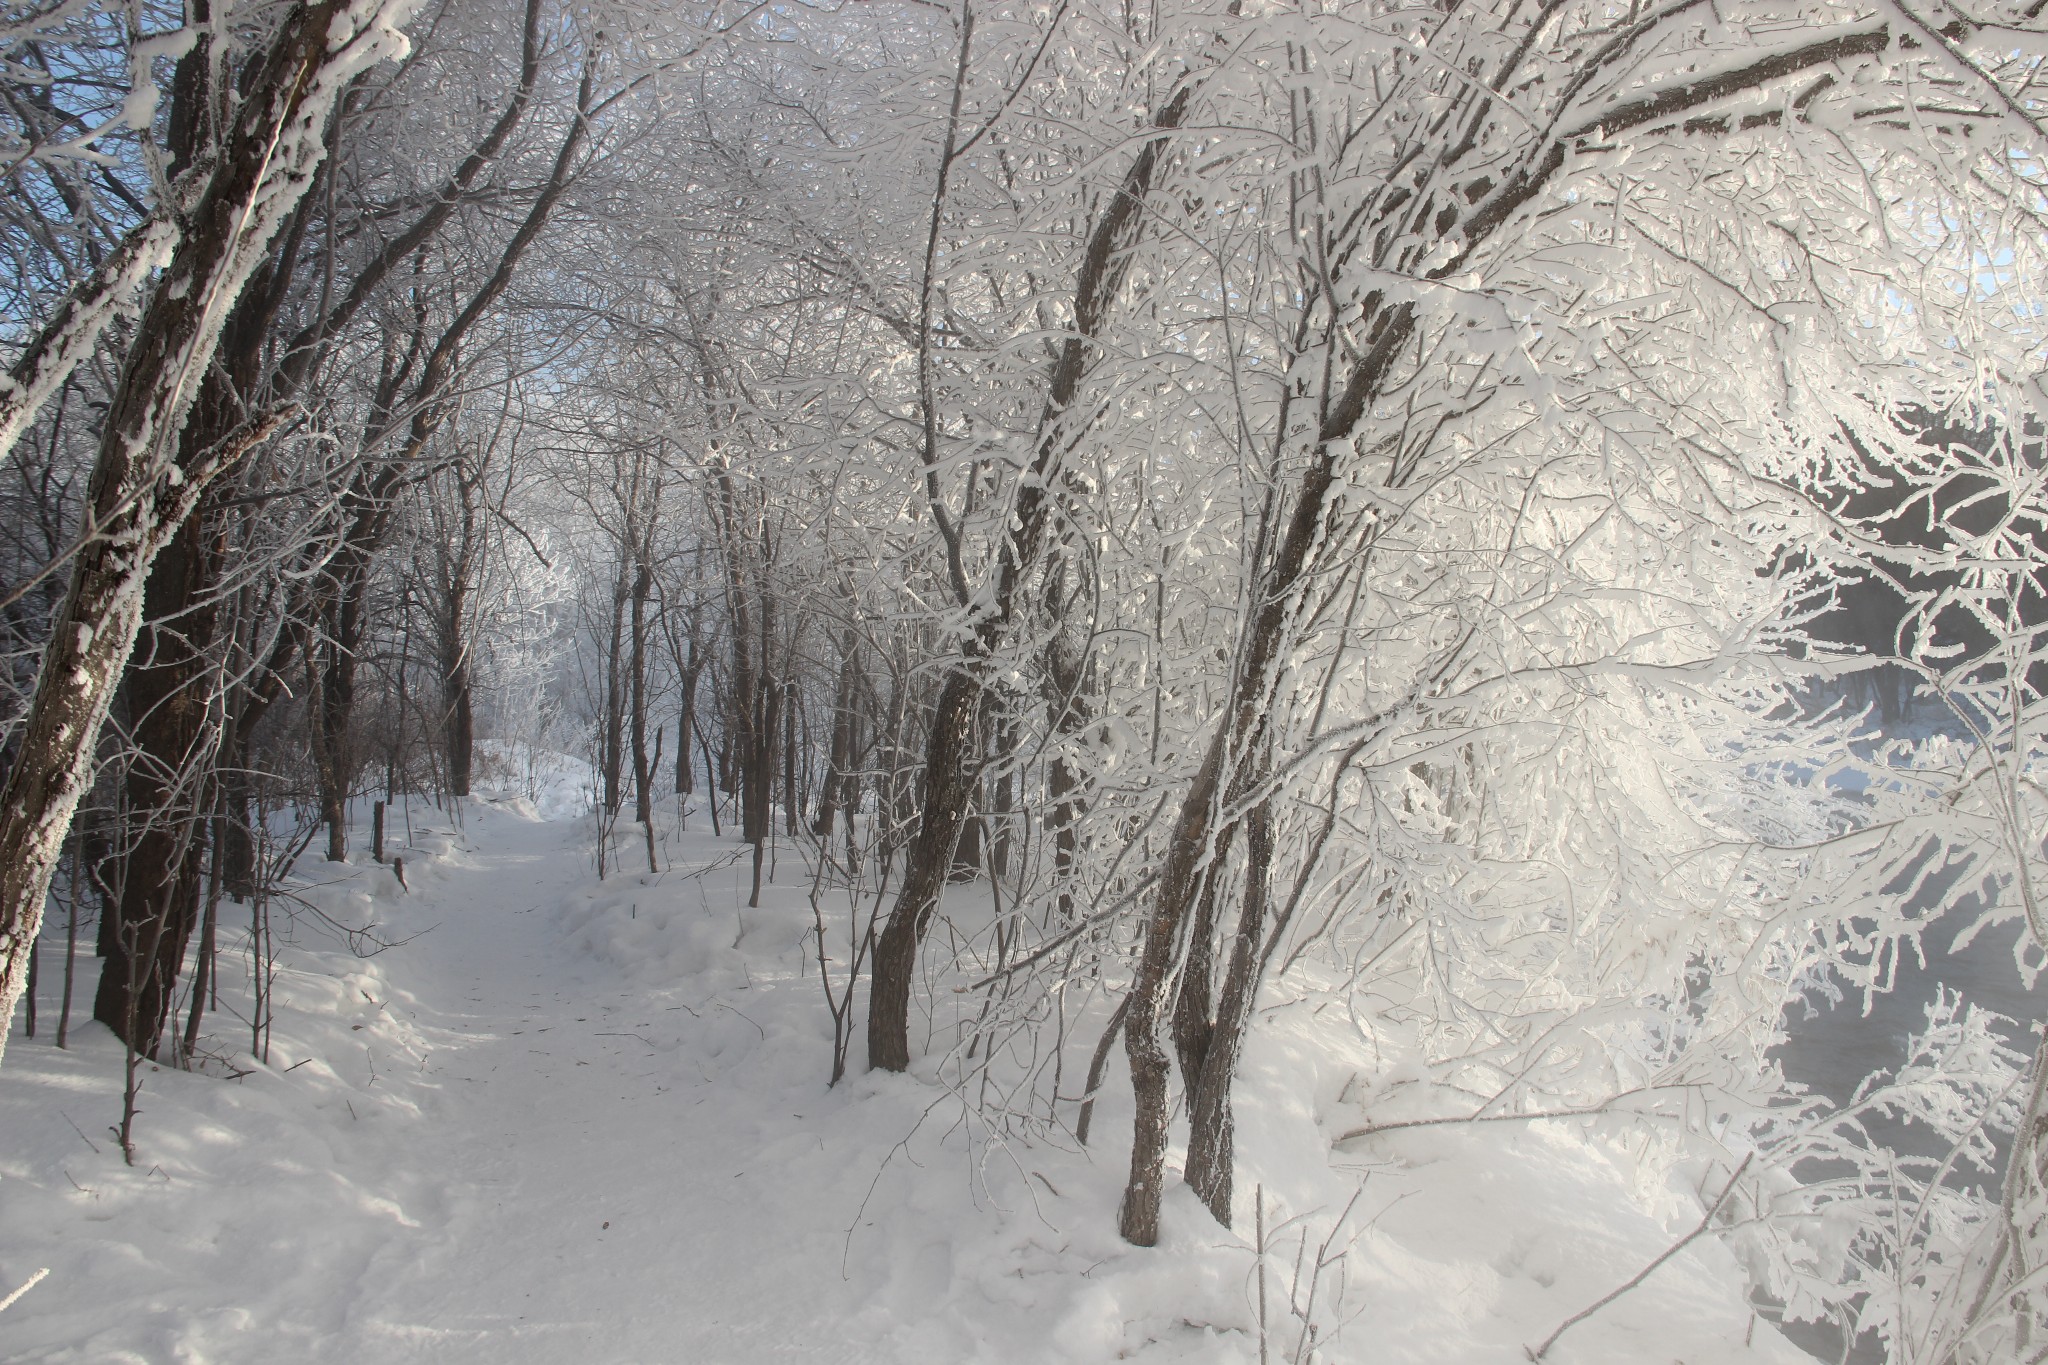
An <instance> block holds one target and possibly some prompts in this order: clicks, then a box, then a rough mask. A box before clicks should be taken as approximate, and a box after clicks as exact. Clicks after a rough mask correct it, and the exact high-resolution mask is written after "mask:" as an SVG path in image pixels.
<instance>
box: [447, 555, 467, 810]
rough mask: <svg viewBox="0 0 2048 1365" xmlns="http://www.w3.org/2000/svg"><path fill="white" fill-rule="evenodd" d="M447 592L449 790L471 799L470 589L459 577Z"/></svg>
mask: <svg viewBox="0 0 2048 1365" xmlns="http://www.w3.org/2000/svg"><path fill="white" fill-rule="evenodd" d="M448 589H449V591H448V601H447V604H446V609H447V618H446V620H445V621H444V622H443V623H442V627H443V632H444V633H443V636H442V640H441V699H442V706H443V708H444V711H443V721H442V724H443V727H444V729H443V739H444V746H445V748H446V750H447V757H448V790H449V791H450V792H451V793H452V794H454V795H456V796H468V795H469V794H470V786H471V783H472V781H473V777H472V774H473V773H474V771H475V766H476V709H475V699H474V697H473V696H472V695H471V684H470V667H469V639H468V626H467V620H468V616H469V585H468V583H467V582H465V581H464V576H463V575H462V574H460V573H458V574H457V576H456V577H455V579H454V581H453V582H451V583H450V584H449V585H448Z"/></svg>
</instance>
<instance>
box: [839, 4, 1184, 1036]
mask: <svg viewBox="0 0 2048 1365" xmlns="http://www.w3.org/2000/svg"><path fill="white" fill-rule="evenodd" d="M962 54H963V58H964V55H965V47H964V45H963V48H962ZM1189 94H1190V90H1189V87H1187V86H1182V87H1181V89H1180V90H1178V91H1177V92H1175V94H1174V95H1173V97H1172V98H1171V99H1169V100H1168V101H1167V102H1166V103H1165V104H1164V105H1162V106H1161V107H1160V109H1159V111H1158V112H1157V113H1156V114H1155V115H1154V116H1153V127H1154V128H1155V130H1157V131H1159V132H1160V133H1161V134H1162V136H1159V137H1155V138H1153V139H1152V140H1151V141H1149V142H1147V143H1146V144H1145V145H1144V147H1143V148H1142V149H1140V151H1139V152H1138V154H1137V156H1135V157H1134V158H1132V161H1131V165H1130V166H1129V167H1128V168H1127V169H1126V170H1125V172H1124V175H1123V179H1122V182H1121V183H1120V184H1119V185H1118V187H1117V191H1116V193H1115V194H1113V195H1111V196H1109V198H1108V200H1107V201H1106V206H1105V207H1104V208H1103V210H1102V211H1101V213H1100V214H1099V215H1098V216H1097V217H1096V219H1095V221H1094V222H1093V223H1092V224H1091V226H1090V229H1089V232H1088V236H1087V239H1086V242H1085V244H1084V246H1083V250H1082V256H1081V266H1080V270H1079V272H1078V274H1077V276H1076V279H1075V285H1074V330H1073V333H1072V334H1071V335H1070V336H1069V337H1068V338H1067V340H1066V342H1065V343H1064V344H1063V345H1062V346H1061V347H1060V349H1059V352H1058V355H1057V356H1056V357H1055V359H1054V361H1053V364H1052V369H1051V372H1050V374H1049V375H1048V377H1047V383H1046V393H1045V403H1044V407H1043V409H1042V410H1041V412H1040V414H1039V423H1038V435H1037V441H1036V444H1035V447H1034V454H1033V457H1032V464H1031V468H1030V470H1029V474H1028V477H1026V478H1024V479H1021V480H1020V481H1019V486H1018V489H1017V493H1016V504H1015V508H1014V510H1013V512H1012V514H1011V516H1010V518H1009V531H1008V533H1007V535H1006V536H1005V541H1004V544H1003V547H1002V553H1001V556H1000V562H999V564H998V567H997V569H996V581H995V584H994V587H993V591H992V592H991V594H990V598H989V605H988V607H987V608H986V609H985V610H984V611H983V612H982V614H981V615H980V618H979V620H978V621H977V622H976V625H975V629H974V632H973V634H972V635H971V636H970V637H969V639H968V642H967V646H966V655H967V657H966V658H965V659H964V660H963V661H961V662H960V663H958V664H956V665H955V666H953V667H952V668H950V669H948V670H947V673H946V680H945V683H944V685H943V687H942V688H941V689H940V694H939V698H940V699H939V715H938V716H937V717H935V718H934V720H933V723H932V731H931V734H930V736H929V738H928V741H927V745H926V752H925V779H924V780H925V802H924V808H923V810H922V811H921V812H920V815H919V825H918V832H917V836H916V837H915V838H914V839H913V840H912V841H911V843H910V859H909V863H908V865H907V866H906V867H905V868H904V878H903V883H902V886H901V887H900V888H899V889H898V891H897V896H896V903H895V905H894V907H892V908H891V910H890V912H889V921H888V924H887V925H886V926H885V927H884V929H883V933H882V939H881V941H880V942H879V943H878V944H877V945H876V949H875V959H874V973H873V976H872V978H871V980H870V985H869V1001H868V1065H869V1066H871V1067H876V1068H879V1069H881V1070H885V1071H901V1070H903V1069H904V1068H905V1067H907V1066H908V1065H909V1064H910V1049H909V1036H910V983H911V978H912V976H913V975H914V974H915V973H916V970H917V952H918V947H919V945H920V944H921V943H922V942H923V940H924V933H925V930H926V928H927V927H928V926H929V925H930V923H931V918H932V913H933V911H934V910H936V909H937V907H938V902H939V896H940V894H941V893H942V891H943V889H944V886H945V883H946V880H947V878H948V876H949V875H950V874H951V872H952V869H953V860H954V857H955V853H956V850H957V849H958V847H959V844H960V837H961V825H962V823H963V821H964V820H965V819H966V817H967V813H968V809H969V807H970V805H971V803H972V800H973V796H974V788H975V787H976V785H978V782H979V774H980V767H981V763H980V754H979V753H978V752H977V748H978V746H977V745H976V743H975V740H976V723H977V721H978V719H979V715H980V711H981V705H982V702H981V693H982V690H983V687H982V682H981V672H980V665H981V663H982V662H983V661H984V660H986V659H987V658H988V657H989V655H990V654H991V653H993V652H994V650H995V649H996V647H997V645H998V644H999V642H1000V641H1001V640H1002V639H1003V637H1004V636H1005V634H1006V633H1007V631H1008V628H1009V626H1010V624H1011V620H1012V617H1013V616H1014V614H1015V613H1016V612H1017V611H1018V609H1019V607H1020V606H1021V603H1020V602H1019V601H1018V598H1019V595H1020V593H1021V592H1022V591H1023V588H1024V584H1025V583H1026V581H1027V580H1028V579H1029V577H1030V575H1031V574H1033V573H1034V572H1035V571H1036V570H1037V568H1038V562H1039V559H1040V550H1041V543H1042V541H1043V539H1044V534H1045V526H1046V522H1047V520H1048V518H1049V516H1050V514H1051V512H1052V505H1051V504H1052V499H1053V496H1054V494H1053V492H1052V489H1051V486H1050V481H1051V480H1052V479H1053V477H1054V476H1055V472H1056V470H1055V467H1056V465H1057V464H1058V462H1059V460H1060V459H1061V458H1062V457H1063V455H1064V453H1065V451H1066V449H1067V446H1068V445H1069V443H1070V440H1071V437H1072V435H1073V433H1071V432H1069V431H1067V430H1066V426H1067V421H1068V416H1069V414H1070V412H1071V411H1072V410H1073V408H1074V405H1075V399H1076V398H1077V397H1078V396H1079V394H1080V390H1081V382H1082V379H1083V378H1084V377H1085V375H1086V374H1087V371H1088V368H1089V364H1090V361H1091V358H1092V355H1093V352H1094V348H1095V341H1096V338H1097V337H1098V335H1099V334H1100V332H1101V330H1102V327H1103V325H1104V323H1105V322H1106V320H1107V318H1108V313H1109V309H1110V307H1111V305H1112V304H1113V303H1114V301H1115V299H1116V296H1117V295H1118V293H1119V292H1120V291H1121V290H1122V287H1123V281H1124V275H1125V269H1126V265H1127V263H1128V262H1127V256H1126V253H1127V249H1128V248H1129V247H1130V245H1131V244H1132V242H1133V241H1134V240H1135V239H1136V236H1137V233H1138V231H1139V228H1140V226H1141V224H1142V221H1143V214H1144V206H1145V202H1146V200H1147V199H1148V198H1149V197H1150V195H1151V190H1152V178H1153V175H1154V173H1155V172H1156V171H1157V169H1158V165H1159V158H1160V157H1161V156H1162V155H1163V154H1164V152H1165V148H1166V138H1165V137H1164V136H1163V134H1164V133H1165V132H1166V131H1167V130H1169V129H1172V128H1176V127H1178V126H1179V124H1180V120H1181V117H1182V115H1183V114H1184V113H1185V112H1186V110H1187V105H1188V99H1189ZM926 418H927V424H928V425H929V423H930V422H931V421H932V420H933V414H931V413H930V412H929V411H928V412H927V413H926ZM954 586H955V591H956V592H957V593H959V594H961V602H962V605H963V606H964V605H966V602H967V594H966V586H965V584H964V582H957V581H956V583H955V585H954ZM928 860H935V861H928Z"/></svg>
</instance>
